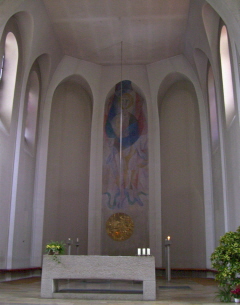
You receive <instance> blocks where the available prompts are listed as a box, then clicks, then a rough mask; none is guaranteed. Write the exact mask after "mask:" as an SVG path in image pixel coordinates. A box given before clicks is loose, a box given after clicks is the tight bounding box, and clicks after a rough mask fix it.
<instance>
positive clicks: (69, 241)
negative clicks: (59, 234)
mask: <svg viewBox="0 0 240 305" xmlns="http://www.w3.org/2000/svg"><path fill="white" fill-rule="evenodd" d="M67 244H68V255H70V254H71V244H72V241H71V238H70V237H69V238H68V242H67Z"/></svg>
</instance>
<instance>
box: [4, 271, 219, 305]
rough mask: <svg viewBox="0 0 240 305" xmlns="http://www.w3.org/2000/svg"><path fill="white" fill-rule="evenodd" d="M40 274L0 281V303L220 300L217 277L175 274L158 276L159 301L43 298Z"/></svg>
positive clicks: (165, 304) (140, 304)
mask: <svg viewBox="0 0 240 305" xmlns="http://www.w3.org/2000/svg"><path fill="white" fill-rule="evenodd" d="M40 287H41V279H40V278H31V279H25V280H15V281H11V282H2V283H0V305H7V304H9V305H22V304H28V305H74V304H79V305H90V304H94V305H96V304H99V305H100V304H106V305H110V304H113V305H127V304H129V305H146V304H148V305H160V304H161V305H170V304H176V305H189V304H218V303H219V304H220V302H219V301H218V300H217V299H216V298H215V294H216V291H217V286H216V283H215V282H214V280H213V279H201V278H174V279H172V280H171V281H170V282H167V281H165V280H164V279H162V278H160V277H159V278H157V300H156V301H119V300H118V301H115V300H114V301H112V300H78V299H67V300H66V299H65V300H64V299H42V298H41V297H40Z"/></svg>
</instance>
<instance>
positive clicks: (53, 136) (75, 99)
mask: <svg viewBox="0 0 240 305" xmlns="http://www.w3.org/2000/svg"><path fill="white" fill-rule="evenodd" d="M86 88H87V89H86ZM88 89H89V88H88V87H86V81H85V80H83V79H82V78H81V77H80V76H76V75H74V76H72V77H68V78H67V79H65V80H63V81H62V82H61V83H60V84H59V85H58V87H57V88H56V90H55V92H54V95H53V100H52V108H51V118H50V127H49V145H48V147H49V149H48V161H47V176H46V197H45V215H44V236H43V243H44V244H46V242H47V241H49V240H51V239H54V240H64V241H66V240H67V239H68V238H71V239H73V240H76V239H77V238H79V240H80V241H81V246H80V247H79V254H87V238H88V199H89V167H90V164H89V163H90V140H91V121H92V96H91V95H90V94H89V92H88ZM74 251H76V249H75V247H74V248H72V254H74Z"/></svg>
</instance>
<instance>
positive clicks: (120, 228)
mask: <svg viewBox="0 0 240 305" xmlns="http://www.w3.org/2000/svg"><path fill="white" fill-rule="evenodd" d="M133 229H134V222H133V220H132V218H131V217H130V216H129V215H127V214H125V213H115V214H113V215H112V216H110V217H109V218H108V220H107V222H106V231H107V234H108V235H109V236H110V237H111V238H112V239H113V240H116V241H123V240H126V239H128V238H129V237H130V236H131V235H132V234H133Z"/></svg>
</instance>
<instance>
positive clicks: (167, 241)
mask: <svg viewBox="0 0 240 305" xmlns="http://www.w3.org/2000/svg"><path fill="white" fill-rule="evenodd" d="M171 243H172V242H171V238H170V236H168V237H167V238H166V239H165V258H166V277H167V280H168V281H171V266H170V245H171Z"/></svg>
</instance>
